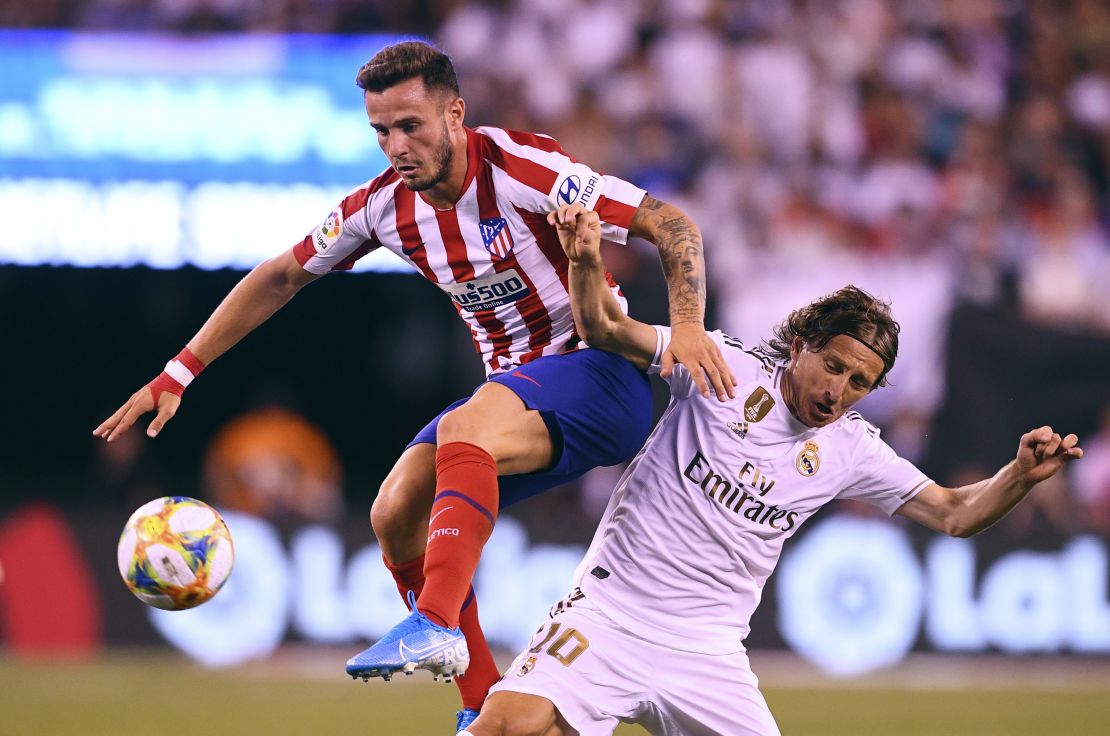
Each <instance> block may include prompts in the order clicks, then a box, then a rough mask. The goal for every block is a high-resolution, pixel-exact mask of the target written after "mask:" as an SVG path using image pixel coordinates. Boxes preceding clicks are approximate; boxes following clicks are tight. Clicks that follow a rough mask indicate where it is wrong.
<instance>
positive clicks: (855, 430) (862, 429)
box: [831, 409, 882, 444]
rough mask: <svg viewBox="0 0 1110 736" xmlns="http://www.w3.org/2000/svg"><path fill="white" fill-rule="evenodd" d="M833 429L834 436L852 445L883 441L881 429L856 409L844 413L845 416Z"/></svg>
mask: <svg viewBox="0 0 1110 736" xmlns="http://www.w3.org/2000/svg"><path fill="white" fill-rule="evenodd" d="M831 429H832V430H833V432H832V433H833V434H835V435H839V436H840V437H842V438H843V439H844V440H845V441H847V442H851V443H865V444H872V443H875V442H880V441H882V438H881V436H880V435H881V432H880V430H879V428H878V427H876V426H875V425H874V424H872V423H871V422H869V421H867V419H865V418H864V417H863V415H862V414H860V413H859V412H858V411H855V410H854V409H853V410H851V411H847V412H844V416H842V417H841V418H840V419H839V420H838V421H837V422H836V424H834V425H833V427H831Z"/></svg>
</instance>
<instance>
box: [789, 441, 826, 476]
mask: <svg viewBox="0 0 1110 736" xmlns="http://www.w3.org/2000/svg"><path fill="white" fill-rule="evenodd" d="M818 450H819V448H818V447H817V443H816V442H813V441H812V440H810V441H808V442H806V443H805V447H804V448H803V449H802V451H801V452H799V453H798V457H797V459H795V460H794V467H795V468H797V469H798V472H799V473H801V474H802V475H804V476H806V477H807V478H808V477H810V476H811V475H816V474H817V471H818V470H819V469H820V468H821V456H820V455H818V454H817V452H818Z"/></svg>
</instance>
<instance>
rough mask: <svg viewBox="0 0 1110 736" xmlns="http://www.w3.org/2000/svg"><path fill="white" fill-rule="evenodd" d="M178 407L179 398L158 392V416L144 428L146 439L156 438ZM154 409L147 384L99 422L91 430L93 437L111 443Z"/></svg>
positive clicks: (152, 395) (164, 392) (169, 393)
mask: <svg viewBox="0 0 1110 736" xmlns="http://www.w3.org/2000/svg"><path fill="white" fill-rule="evenodd" d="M179 406H181V397H180V396H177V395H176V394H174V393H171V392H170V391H159V392H158V406H157V409H158V414H157V415H156V416H155V417H154V420H153V421H151V423H150V425H149V426H148V427H147V428H146V434H147V437H157V436H158V433H159V432H161V431H162V427H164V426H165V425H166V422H168V421H169V420H170V419H172V418H173V415H174V414H176V413H177V407H179ZM154 409H155V405H154V391H153V390H152V389H151V386H150V384H147V385H146V386H143V387H142V388H141V389H139V390H138V391H136V392H135V393H133V394H131V398H129V399H128V400H127V401H126V402H125V403H124V404H123V406H121V407H120V408H118V409H116V411H115V413H114V414H112V416H110V417H108V418H107V419H105V420H104V421H103V422H101V423H100V426H98V427H97V428H96V429H94V430H93V436H94V437H102V438H104V440H105V441H107V442H111V441H112V440H114V439H115V438H116V437H118V436H120V435H121V434H123V433H124V432H126V431H127V430H128V429H130V428H131V425H132V424H134V423H135V420H137V419H138V418H139V417H141V416H142V415H143V414H146V413H147V412H151V411H154Z"/></svg>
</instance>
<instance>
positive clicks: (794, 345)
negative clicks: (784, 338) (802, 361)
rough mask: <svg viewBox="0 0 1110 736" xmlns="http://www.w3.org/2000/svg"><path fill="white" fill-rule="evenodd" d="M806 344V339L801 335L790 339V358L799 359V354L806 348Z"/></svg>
mask: <svg viewBox="0 0 1110 736" xmlns="http://www.w3.org/2000/svg"><path fill="white" fill-rule="evenodd" d="M805 346H806V343H805V340H803V339H802V338H800V337H795V338H794V339H793V340H791V341H790V360H791V361H795V360H797V359H798V356H799V355H801V354H802V350H804V349H805Z"/></svg>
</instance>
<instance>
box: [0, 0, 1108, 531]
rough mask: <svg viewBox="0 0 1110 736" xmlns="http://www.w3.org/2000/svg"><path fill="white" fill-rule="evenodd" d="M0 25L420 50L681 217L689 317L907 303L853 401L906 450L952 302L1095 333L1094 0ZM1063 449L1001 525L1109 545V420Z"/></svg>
mask: <svg viewBox="0 0 1110 736" xmlns="http://www.w3.org/2000/svg"><path fill="white" fill-rule="evenodd" d="M0 26H8V27H69V28H78V29H97V30H103V29H111V30H140V31H148V30H158V31H177V32H213V31H215V32H219V31H245V32H266V33H271V32H308V33H368V32H391V33H410V34H415V35H425V36H428V37H430V38H433V39H434V40H436V41H437V42H438V43H439V44H440V45H441V46H442V47H443V48H444V49H445V50H446V51H447V52H448V53H449V54H451V56H452V57H453V59H454V61H455V63H456V66H457V67H458V69H459V71H460V74H461V82H462V86H463V96H464V98H465V99H466V101H467V103H468V105H469V110H468V113H467V119H468V121H469V122H470V123H471V124H478V123H488V124H493V125H499V126H504V127H510V128H517V129H522V130H542V131H546V132H548V133H550V134H551V135H553V136H554V137H556V138H557V139H558V140H559V141H560V142H561V144H562V145H563V147H564V148H565V149H566V150H568V151H570V152H571V153H572V154H573V155H575V156H577V157H580V158H581V159H583V160H586V161H589V162H591V163H592V164H593V165H594V166H595V167H598V168H600V169H602V170H606V171H608V172H610V173H614V174H616V175H618V176H621V177H622V178H625V179H628V180H630V181H634V182H636V183H637V184H639V185H641V186H643V187H645V188H646V189H648V190H649V191H651V192H652V193H653V194H655V195H657V196H660V197H663V198H665V199H667V200H670V201H674V202H676V203H677V204H679V205H680V206H682V207H683V209H685V211H687V212H689V213H691V214H692V215H693V216H694V218H695V220H696V221H697V222H698V223H699V224H700V226H701V228H702V230H703V232H704V233H705V239H706V243H707V251H708V261H709V266H710V268H709V270H710V278H711V282H712V284H711V285H712V286H713V287H714V298H715V301H716V307H717V317H716V319H715V320H712V321H711V323H712V324H718V325H721V326H723V327H724V328H725V329H726V330H728V331H730V332H732V333H733V334H737V335H739V336H741V337H743V338H747V339H751V338H758V337H760V336H763V335H765V334H766V333H767V330H768V328H769V326H770V324H771V323H773V322H774V321H776V320H777V319H779V318H781V316H782V315H783V314H785V311H786V308H787V307H788V306H790V305H794V304H799V303H804V302H806V301H808V300H809V299H810V298H812V297H813V296H816V295H818V294H820V293H825V292H828V291H831V290H833V289H835V288H837V287H838V286H840V285H842V284H843V283H845V282H846V281H849V280H851V281H856V282H857V283H860V284H861V285H862V286H864V287H866V288H870V289H872V290H873V291H875V292H877V293H879V294H880V295H885V296H888V297H890V296H893V295H907V294H912V295H913V298H912V299H900V300H898V302H897V303H896V304H895V313H896V316H897V317H898V318H899V320H900V321H901V322H902V323H903V326H904V328H905V329H904V333H903V334H904V343H903V345H904V347H903V352H902V355H901V359H900V365H899V367H898V368H896V372H895V373H894V374H892V380H893V384H894V387H893V389H892V390H891V391H890V392H889V393H888V395H887V396H886V397H884V398H883V399H881V402H882V403H875V404H873V405H872V406H870V407H869V408H868V409H867V411H868V412H869V415H871V416H872V417H873V418H874V419H875V420H877V421H878V422H879V423H881V424H882V425H884V427H885V428H886V430H887V436H888V437H889V438H890V439H891V442H892V444H893V445H894V446H895V447H896V449H898V450H899V451H900V452H901V453H902V454H903V455H905V456H906V457H910V458H914V457H915V456H919V455H920V453H921V449H920V448H917V447H915V444H914V443H915V442H916V443H919V442H920V437H921V436H922V435H923V428H926V427H927V426H928V424H929V422H930V420H931V418H932V416H933V414H934V413H935V411H936V410H937V407H938V405H939V402H940V401H941V399H942V397H943V394H944V390H945V387H944V385H943V380H942V376H943V373H944V371H943V364H944V350H945V345H944V335H945V329H946V324H947V321H948V316H949V314H950V312H951V310H952V309H953V308H954V306H955V305H957V304H961V303H972V304H977V305H980V306H983V307H988V308H991V309H996V310H999V311H1000V312H1002V313H1007V314H1010V315H1016V316H1019V317H1020V318H1021V319H1024V320H1027V321H1029V322H1031V323H1038V324H1043V325H1048V326H1051V327H1053V328H1054V329H1058V330H1062V331H1069V332H1078V333H1082V334H1086V335H1090V336H1092V337H1093V338H1095V339H1101V340H1104V339H1106V338H1107V337H1110V290H1107V289H1106V288H1104V287H1103V284H1104V283H1105V282H1106V281H1107V279H1108V278H1110V4H1108V3H1106V2H1104V1H1103V0H937V1H936V2H925V1H923V0H838V1H836V2H818V1H815V0H811V1H809V2H805V1H804V0H794V1H789V0H667V1H666V2H664V1H663V0H567V1H566V2H561V3H548V2H543V1H542V0H486V1H484V2H461V1H458V0H416V1H414V2H398V1H396V0H279V1H273V0H155V1H153V2H148V1H147V0H41V1H40V2H35V3H27V2H22V1H20V0H0ZM352 78H353V72H352ZM506 100H511V101H512V104H508V105H507V104H506V102H505V101H506ZM618 258H619V256H617V255H614V256H613V263H614V266H615V268H616V269H618V270H619V269H620V268H621V265H620V264H619V263H618V262H617V259H618ZM633 267H635V266H633ZM642 268H645V269H646V268H653V266H652V265H651V264H650V262H649V260H648V259H646V258H645V259H644V260H643V261H642ZM800 274H804V275H805V276H806V278H804V279H800V278H797V277H798V276H799V275H800ZM624 278H625V279H626V280H628V279H629V277H624ZM766 284H775V289H774V290H773V293H770V294H769V293H768V291H769V290H768V289H766V288H765V285H766ZM660 297H661V299H662V294H660ZM662 303H665V300H662ZM634 309H636V307H635V305H634ZM640 314H641V316H643V317H644V318H648V319H650V318H651V317H652V316H653V315H652V314H651V313H650V312H647V314H646V315H645V314H644V311H641V312H640ZM658 318H662V316H661V315H660V316H659V317H658ZM1092 411H1097V407H1093V408H1092ZM1108 416H1110V415H1108ZM1104 426H1106V427H1110V420H1107V423H1106V424H1104ZM1084 444H1085V446H1086V447H1087V448H1088V452H1089V455H1090V458H1089V460H1088V461H1087V462H1085V463H1082V464H1080V465H1081V466H1082V467H1083V471H1082V473H1078V472H1073V473H1072V474H1071V475H1070V476H1069V477H1068V478H1067V479H1061V481H1060V489H1059V491H1058V493H1054V494H1050V493H1047V492H1046V493H1043V494H1041V496H1042V497H1044V498H1045V499H1046V502H1045V504H1041V505H1034V504H1029V509H1030V510H1029V512H1028V513H1029V514H1033V515H1035V516H1036V518H1035V519H1032V520H1030V519H1026V518H1025V517H1023V516H1021V515H1019V514H1015V520H1014V521H1012V522H1009V521H1008V522H1007V523H1012V524H1014V525H1015V526H1016V525H1020V524H1026V525H1032V526H1030V529H1032V530H1034V531H1035V530H1037V529H1044V528H1049V529H1053V530H1055V531H1059V532H1063V533H1066V532H1070V531H1077V530H1080V529H1083V528H1095V529H1096V530H1098V531H1100V532H1101V533H1104V534H1107V533H1110V512H1107V511H1106V509H1108V508H1110V462H1106V461H1101V462H1096V458H1099V457H1100V456H1101V455H1110V428H1107V429H1104V431H1103V432H1102V433H1101V434H1100V435H1099V436H1098V437H1095V438H1091V439H1090V440H1089V441H1085V442H1084ZM607 485H608V483H607V481H603V482H601V483H599V486H607ZM1050 498H1057V499H1059V500H1063V501H1068V503H1065V504H1064V505H1063V506H1062V507H1061V506H1057V505H1056V503H1055V502H1054V501H1051V500H1048V499H1050ZM1061 508H1062V509H1063V510H1061ZM1037 509H1041V511H1040V512H1038V511H1037Z"/></svg>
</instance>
